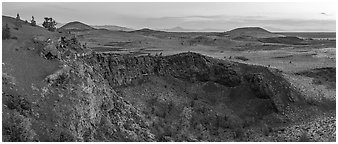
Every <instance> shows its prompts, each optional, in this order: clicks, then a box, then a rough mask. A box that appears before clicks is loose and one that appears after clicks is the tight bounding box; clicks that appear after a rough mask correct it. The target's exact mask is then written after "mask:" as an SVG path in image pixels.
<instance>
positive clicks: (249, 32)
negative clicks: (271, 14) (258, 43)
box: [226, 27, 282, 38]
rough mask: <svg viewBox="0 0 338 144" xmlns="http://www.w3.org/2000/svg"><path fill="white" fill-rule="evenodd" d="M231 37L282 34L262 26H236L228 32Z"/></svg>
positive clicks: (264, 36)
mask: <svg viewBox="0 0 338 144" xmlns="http://www.w3.org/2000/svg"><path fill="white" fill-rule="evenodd" d="M226 34H227V35H229V36H230V37H231V38H237V37H253V38H268V37H280V36H282V35H279V34H274V33H271V32H269V31H268V30H265V29H263V28H260V27H243V28H236V29H233V30H230V31H228V32H226Z"/></svg>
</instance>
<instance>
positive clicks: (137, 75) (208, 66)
mask: <svg viewBox="0 0 338 144" xmlns="http://www.w3.org/2000/svg"><path fill="white" fill-rule="evenodd" d="M87 61H88V62H89V63H92V64H95V63H97V64H99V65H100V70H98V71H100V73H101V74H102V75H103V76H104V78H105V79H107V80H108V82H109V84H110V86H112V87H121V86H128V85H130V84H133V83H135V82H136V83H137V82H138V81H140V80H142V79H146V78H147V77H149V76H151V75H157V76H173V77H175V78H179V79H184V80H188V81H190V82H194V81H201V82H208V81H211V82H215V83H218V84H221V85H224V86H227V87H241V86H245V85H248V86H249V87H250V89H251V90H252V91H253V92H254V94H255V95H256V96H257V97H258V98H262V99H271V100H272V101H273V103H274V105H275V108H276V109H277V110H278V111H283V108H284V107H285V106H288V105H289V104H290V103H294V102H297V101H301V100H300V95H299V93H297V92H296V91H295V90H294V89H293V88H292V87H291V85H290V84H289V83H288V82H287V81H286V80H284V79H283V78H282V76H281V75H280V74H279V73H278V72H273V71H270V70H268V69H267V68H266V67H262V66H250V65H245V64H238V63H234V62H229V61H224V60H217V59H213V58H210V57H206V56H203V55H201V54H197V53H190V52H189V53H181V54H177V55H172V56H165V57H162V56H139V57H135V56H129V55H119V54H96V55H95V56H94V57H92V58H87Z"/></svg>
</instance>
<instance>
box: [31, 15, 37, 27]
mask: <svg viewBox="0 0 338 144" xmlns="http://www.w3.org/2000/svg"><path fill="white" fill-rule="evenodd" d="M31 25H32V26H36V21H35V20H34V16H32V20H31Z"/></svg>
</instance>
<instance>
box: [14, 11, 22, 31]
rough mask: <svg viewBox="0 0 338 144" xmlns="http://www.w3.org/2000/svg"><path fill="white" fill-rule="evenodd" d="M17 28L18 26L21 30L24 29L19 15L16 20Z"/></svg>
mask: <svg viewBox="0 0 338 144" xmlns="http://www.w3.org/2000/svg"><path fill="white" fill-rule="evenodd" d="M15 26H16V27H17V28H21V27H22V25H21V19H20V15H19V13H18V14H16V18H15Z"/></svg>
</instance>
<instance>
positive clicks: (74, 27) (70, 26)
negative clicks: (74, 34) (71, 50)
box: [58, 21, 95, 31]
mask: <svg viewBox="0 0 338 144" xmlns="http://www.w3.org/2000/svg"><path fill="white" fill-rule="evenodd" d="M94 29H95V28H93V27H91V26H89V25H87V24H84V23H81V22H78V21H74V22H70V23H67V24H65V25H63V26H62V27H60V28H59V29H58V30H61V31H62V30H67V31H69V30H70V31H85V30H94Z"/></svg>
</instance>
